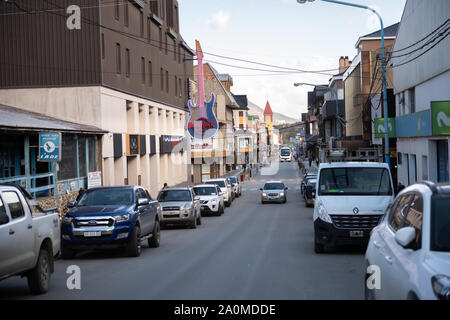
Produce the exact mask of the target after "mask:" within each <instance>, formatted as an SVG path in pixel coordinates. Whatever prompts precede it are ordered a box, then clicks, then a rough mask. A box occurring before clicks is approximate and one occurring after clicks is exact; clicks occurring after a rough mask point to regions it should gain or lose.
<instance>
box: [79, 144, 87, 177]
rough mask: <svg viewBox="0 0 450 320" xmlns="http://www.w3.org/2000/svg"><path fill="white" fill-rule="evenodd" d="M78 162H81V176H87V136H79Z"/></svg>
mask: <svg viewBox="0 0 450 320" xmlns="http://www.w3.org/2000/svg"><path fill="white" fill-rule="evenodd" d="M78 159H79V160H78V162H79V165H80V167H79V172H80V177H85V176H86V137H85V136H79V137H78Z"/></svg>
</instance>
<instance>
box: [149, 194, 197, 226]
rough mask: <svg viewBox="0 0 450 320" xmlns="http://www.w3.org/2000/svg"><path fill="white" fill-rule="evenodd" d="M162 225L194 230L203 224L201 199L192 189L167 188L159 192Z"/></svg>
mask: <svg viewBox="0 0 450 320" xmlns="http://www.w3.org/2000/svg"><path fill="white" fill-rule="evenodd" d="M158 201H159V203H160V205H161V211H162V218H161V225H162V226H167V225H180V224H181V225H187V226H189V227H191V228H192V229H195V228H197V226H198V225H201V224H202V216H201V212H200V210H201V208H200V207H201V204H200V197H199V196H196V195H195V194H194V190H193V189H192V188H190V187H186V188H166V189H163V190H161V191H160V192H159V194H158Z"/></svg>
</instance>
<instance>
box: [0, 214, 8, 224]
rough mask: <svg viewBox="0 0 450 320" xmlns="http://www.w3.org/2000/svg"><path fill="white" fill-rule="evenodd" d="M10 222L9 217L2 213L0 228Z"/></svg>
mask: <svg viewBox="0 0 450 320" xmlns="http://www.w3.org/2000/svg"><path fill="white" fill-rule="evenodd" d="M8 222H9V217H8V216H7V215H6V212H4V211H2V212H0V226H1V225H3V224H7V223H8Z"/></svg>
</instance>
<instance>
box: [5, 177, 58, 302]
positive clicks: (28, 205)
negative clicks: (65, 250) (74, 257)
mask: <svg viewBox="0 0 450 320" xmlns="http://www.w3.org/2000/svg"><path fill="white" fill-rule="evenodd" d="M33 208H34V210H33ZM36 208H37V206H36V203H33V198H32V197H31V196H30V195H29V194H28V193H27V192H26V191H25V190H23V189H22V188H21V187H19V186H15V185H11V184H2V185H0V280H3V279H6V278H8V277H11V276H25V277H27V279H28V287H29V288H30V291H31V293H33V294H41V293H45V292H47V291H48V290H49V286H50V277H51V274H52V273H53V271H54V266H53V258H54V256H56V255H58V254H59V251H60V242H61V241H60V224H59V215H58V213H57V212H44V211H40V212H39V210H36Z"/></svg>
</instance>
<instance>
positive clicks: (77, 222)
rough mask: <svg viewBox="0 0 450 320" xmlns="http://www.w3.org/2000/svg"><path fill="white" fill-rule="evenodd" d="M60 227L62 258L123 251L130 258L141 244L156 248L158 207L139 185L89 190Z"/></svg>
mask: <svg viewBox="0 0 450 320" xmlns="http://www.w3.org/2000/svg"><path fill="white" fill-rule="evenodd" d="M69 207H71V209H70V211H69V212H68V213H67V214H66V215H65V216H64V218H63V219H62V224H61V255H62V258H63V259H71V258H73V257H74V255H75V254H76V252H77V251H81V250H88V249H108V248H123V249H125V253H126V254H127V255H128V256H131V257H138V256H139V255H140V254H141V250H142V249H141V242H142V241H144V240H148V245H149V246H150V247H154V248H155V247H159V242H160V225H159V221H160V215H161V214H160V210H161V209H160V205H159V203H158V201H156V200H152V199H151V197H150V194H149V193H148V191H147V190H145V189H144V188H142V187H138V186H123V187H101V188H93V189H88V190H87V191H85V193H84V194H83V195H82V196H81V198H80V199H79V200H78V202H70V203H69Z"/></svg>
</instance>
